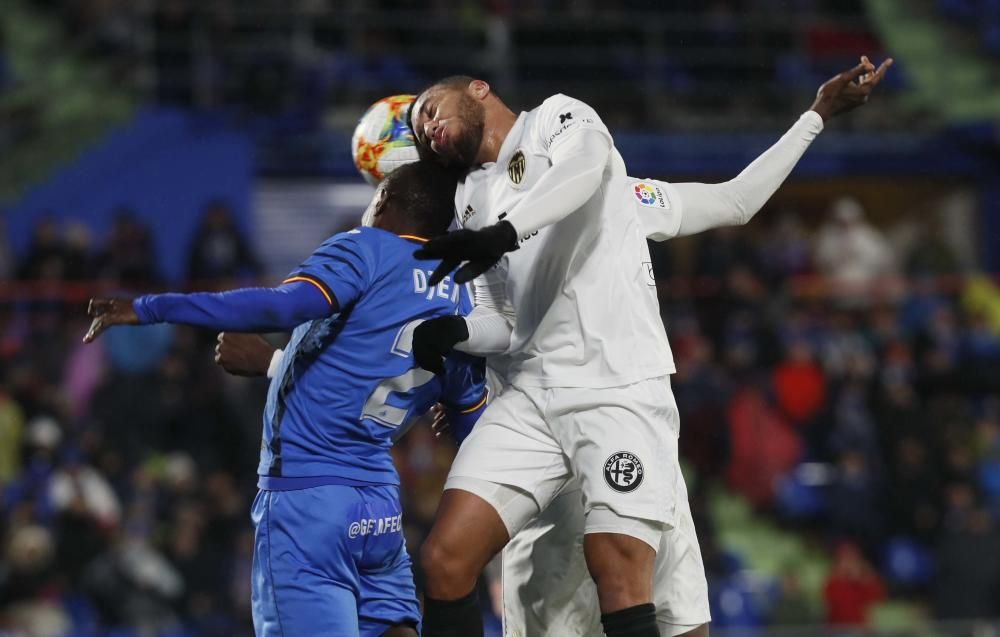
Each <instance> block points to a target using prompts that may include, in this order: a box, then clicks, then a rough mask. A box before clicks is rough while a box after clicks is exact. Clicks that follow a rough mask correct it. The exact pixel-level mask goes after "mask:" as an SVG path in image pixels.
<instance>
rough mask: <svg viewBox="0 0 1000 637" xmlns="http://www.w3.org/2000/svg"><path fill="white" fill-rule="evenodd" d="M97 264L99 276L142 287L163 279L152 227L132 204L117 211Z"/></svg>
mask: <svg viewBox="0 0 1000 637" xmlns="http://www.w3.org/2000/svg"><path fill="white" fill-rule="evenodd" d="M97 264H98V265H97V271H98V276H99V277H100V278H110V279H113V280H115V281H118V282H119V283H121V284H124V285H129V286H139V287H142V286H145V285H149V284H151V283H155V282H157V281H159V279H160V276H159V273H158V272H157V270H156V265H155V264H156V259H155V250H154V248H153V240H152V237H151V236H150V234H149V229H148V228H147V227H146V226H145V225H143V224H142V223H141V222H140V221H139V219H138V217H136V214H135V212H134V211H132V210H130V209H129V208H124V207H123V208H119V209H118V211H117V212H116V213H115V218H114V221H113V222H112V225H111V233H110V235H109V236H108V239H107V242H106V243H105V245H104V249H103V250H102V251H101V254H100V255H99V256H98V259H97Z"/></svg>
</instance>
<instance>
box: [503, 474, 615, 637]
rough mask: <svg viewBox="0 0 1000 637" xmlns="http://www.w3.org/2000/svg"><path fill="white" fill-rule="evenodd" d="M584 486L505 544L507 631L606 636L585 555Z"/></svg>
mask: <svg viewBox="0 0 1000 637" xmlns="http://www.w3.org/2000/svg"><path fill="white" fill-rule="evenodd" d="M583 523H584V516H583V503H582V501H581V494H580V491H579V489H578V488H573V487H568V490H567V491H565V492H563V493H561V494H560V495H559V496H558V497H556V498H555V499H554V500H553V501H552V503H551V504H549V506H548V507H546V509H545V510H544V511H542V512H541V513H540V514H539V515H538V516H537V517H535V518H534V519H533V520H531V521H530V522H529V523H528V524H527V525H526V526H525V527H524V528H523V529H521V531H520V532H519V533H518V534H517V535H515V536H514V537H513V538H512V539H511V541H510V543H509V544H508V545H507V546H506V547H505V548H504V551H503V556H502V570H503V578H502V583H503V622H504V634H505V635H510V636H514V635H517V636H518V637H525V636H529V635H553V636H554V635H565V636H567V637H601V636H602V635H603V634H604V630H603V628H602V627H601V613H600V610H599V607H598V600H597V588H596V587H595V586H594V582H593V580H592V579H591V578H590V574H589V573H588V571H587V564H586V561H585V560H584V557H583Z"/></svg>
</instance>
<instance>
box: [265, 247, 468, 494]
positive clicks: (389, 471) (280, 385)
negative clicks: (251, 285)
mask: <svg viewBox="0 0 1000 637" xmlns="http://www.w3.org/2000/svg"><path fill="white" fill-rule="evenodd" d="M420 241H422V239H420V238H418V237H409V236H399V235H396V234H393V233H390V232H387V231H385V230H381V229H378V228H368V227H362V228H356V229H354V230H350V231H348V232H344V233H341V234H337V235H335V236H333V237H331V238H330V239H328V240H327V241H326V242H324V243H323V245H321V246H320V247H319V249H317V250H316V251H315V252H314V253H313V254H312V255H311V256H310V257H309V258H308V259H306V260H305V262H303V263H302V265H301V266H300V267H299V268H297V269H296V270H295V271H294V272H293V273H292V274H291V275H290V276H289V277H288V279H287V280H286V281H289V282H292V281H303V282H307V283H309V284H312V285H315V286H316V287H317V288H318V289H319V290H320V291H321V292H322V293H323V295H324V296H326V297H327V299H328V300H330V301H333V300H334V299H335V300H336V305H337V306H338V307H339V308H340V311H339V312H338V313H336V314H333V315H331V316H329V317H326V318H322V319H316V320H313V321H310V322H308V323H304V324H302V325H300V326H299V327H297V328H296V329H295V331H294V332H293V333H292V338H291V340H290V341H289V343H288V346H287V348H286V349H285V354H284V356H283V357H282V361H281V365H280V367H279V369H278V371H277V372H276V373H275V375H274V378H273V379H272V381H271V385H270V388H269V390H268V396H267V406H266V408H265V411H264V433H263V443H262V445H261V452H260V464H259V466H258V474H259V475H260V476H261V478H260V484H261V486H262V487H263V488H265V489H288V488H301V487H305V486H315V485H318V484H356V485H365V484H398V482H399V478H398V476H397V475H396V471H395V469H394V467H393V464H392V459H391V457H390V455H389V453H388V450H389V447H390V446H391V445H392V442H393V441H394V440H396V439H397V438H399V436H401V435H402V434H403V433H404V432H405V431H406V430H407V428H408V427H409V426H410V425H411V424H412V423H413V422H414V421H415V419H416V418H417V417H419V416H420V415H422V414H423V413H424V412H426V411H427V410H428V409H429V408H430V407H431V406H432V405H433V404H434V403H436V402H439V401H440V402H443V403H445V404H446V405H449V406H451V407H453V408H456V409H457V410H459V411H465V410H476V409H479V408H481V407H482V406H483V404H485V401H486V389H485V378H484V375H485V368H484V364H483V361H482V360H481V359H478V358H473V357H470V356H465V355H463V354H460V353H455V354H453V355H452V356H451V357H449V359H448V360H447V361H446V365H445V366H446V373H445V374H444V375H441V376H435V375H434V374H432V373H431V372H428V371H426V370H423V369H420V368H418V367H416V365H415V363H414V361H413V356H412V354H411V346H412V337H413V329H414V328H415V327H416V326H417V325H418V324H419V323H420V322H421V321H422V320H425V319H429V318H432V317H435V316H442V315H448V314H465V313H467V312H468V311H469V310H470V309H471V299H470V296H469V292H468V289H467V288H466V287H465V286H462V285H456V284H455V283H454V282H452V280H451V279H450V278H446V279H445V280H444V281H442V282H441V283H440V284H439V285H437V286H433V287H431V286H428V285H427V279H428V278H429V277H430V274H431V272H432V270H433V268H428V265H432V264H428V262H426V261H418V260H416V259H414V258H413V251H414V250H415V249H416V248H417V246H418V244H419V242H420Z"/></svg>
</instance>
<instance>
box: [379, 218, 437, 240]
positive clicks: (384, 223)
mask: <svg viewBox="0 0 1000 637" xmlns="http://www.w3.org/2000/svg"><path fill="white" fill-rule="evenodd" d="M372 227H374V228H378V229H379V230H385V231H386V232H391V233H392V234H395V235H399V236H400V237H420V238H424V239H426V238H427V237H425V236H424V235H425V233H424V231H423V230H419V229H417V228H414V227H413V226H412V225H411V224H409V223H405V222H402V221H396V220H394V219H380V220H378V221H376V222H375V224H374V225H373V226H372Z"/></svg>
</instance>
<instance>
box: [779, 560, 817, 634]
mask: <svg viewBox="0 0 1000 637" xmlns="http://www.w3.org/2000/svg"><path fill="white" fill-rule="evenodd" d="M780 587H781V588H780V590H779V591H778V601H777V602H775V604H774V607H773V608H772V609H771V621H770V623H771V625H773V626H808V625H810V624H815V623H816V621H817V619H818V618H817V617H816V612H815V610H814V609H813V605H812V603H811V602H810V600H809V596H808V595H807V594H806V592H805V590H804V589H803V587H802V581H801V579H800V578H799V574H798V572H796V570H795V568H794V567H793V568H790V569H788V570H786V571H785V572H784V573H783V574H782V575H781V583H780Z"/></svg>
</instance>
